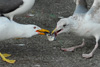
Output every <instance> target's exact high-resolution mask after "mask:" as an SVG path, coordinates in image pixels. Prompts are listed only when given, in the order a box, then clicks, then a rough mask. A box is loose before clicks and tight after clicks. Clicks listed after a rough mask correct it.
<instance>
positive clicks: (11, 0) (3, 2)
mask: <svg viewBox="0 0 100 67" xmlns="http://www.w3.org/2000/svg"><path fill="white" fill-rule="evenodd" d="M22 4H23V0H0V14H4V13H9V12H11V11H14V10H16V9H17V8H18V7H20V6H21V5H22Z"/></svg>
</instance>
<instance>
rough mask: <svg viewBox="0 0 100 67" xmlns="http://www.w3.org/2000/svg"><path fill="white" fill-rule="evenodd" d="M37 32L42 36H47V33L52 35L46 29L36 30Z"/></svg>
mask: <svg viewBox="0 0 100 67" xmlns="http://www.w3.org/2000/svg"><path fill="white" fill-rule="evenodd" d="M36 32H38V33H39V34H40V35H46V34H47V33H50V31H49V30H46V29H40V30H36Z"/></svg>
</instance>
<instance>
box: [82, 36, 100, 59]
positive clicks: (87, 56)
mask: <svg viewBox="0 0 100 67" xmlns="http://www.w3.org/2000/svg"><path fill="white" fill-rule="evenodd" d="M98 40H99V37H96V44H95V47H94V49H93V50H92V51H91V52H90V53H89V54H82V57H85V58H91V57H92V56H93V53H94V52H95V50H96V49H97V47H98Z"/></svg>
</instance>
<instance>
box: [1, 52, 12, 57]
mask: <svg viewBox="0 0 100 67" xmlns="http://www.w3.org/2000/svg"><path fill="white" fill-rule="evenodd" d="M2 55H3V56H4V57H9V56H11V54H7V53H5V54H2Z"/></svg>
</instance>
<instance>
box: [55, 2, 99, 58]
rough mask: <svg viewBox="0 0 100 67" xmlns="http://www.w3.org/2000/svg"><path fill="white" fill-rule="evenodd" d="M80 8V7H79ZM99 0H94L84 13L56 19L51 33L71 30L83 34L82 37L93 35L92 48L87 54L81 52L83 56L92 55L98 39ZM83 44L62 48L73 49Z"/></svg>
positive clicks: (88, 56)
mask: <svg viewBox="0 0 100 67" xmlns="http://www.w3.org/2000/svg"><path fill="white" fill-rule="evenodd" d="M77 1H80V2H82V1H84V0H77ZM79 9H80V8H79ZM83 10H84V9H83ZM99 17H100V0H94V3H93V5H92V7H91V9H90V10H89V11H86V12H85V13H83V12H82V13H81V12H79V13H74V15H73V16H70V17H68V18H63V19H61V20H60V21H58V23H57V26H56V29H55V30H54V31H53V33H55V34H56V35H57V34H60V33H64V32H73V33H75V34H76V35H79V36H84V37H92V36H93V37H94V38H95V39H96V40H95V41H96V44H95V47H94V49H93V50H92V51H91V52H90V53H89V54H82V56H83V57H85V58H90V57H92V56H93V53H94V51H95V50H96V48H97V47H98V41H99V39H100V18H99ZM82 46H84V39H83V43H82V44H81V45H79V46H74V47H71V48H62V50H65V51H73V50H74V49H76V48H78V47H82Z"/></svg>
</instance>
